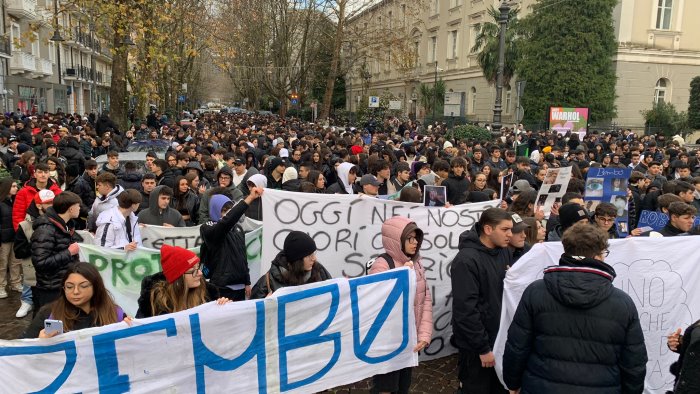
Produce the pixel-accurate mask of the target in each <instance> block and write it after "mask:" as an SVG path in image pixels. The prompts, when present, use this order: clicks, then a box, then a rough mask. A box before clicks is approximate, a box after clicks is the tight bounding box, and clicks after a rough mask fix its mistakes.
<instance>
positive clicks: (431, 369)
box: [0, 291, 457, 394]
mask: <svg viewBox="0 0 700 394" xmlns="http://www.w3.org/2000/svg"><path fill="white" fill-rule="evenodd" d="M8 294H9V297H8V298H5V299H2V300H0V339H15V338H17V336H19V335H20V334H21V333H22V331H23V330H24V328H25V327H27V326H28V325H29V322H30V321H31V313H30V314H29V316H27V317H25V318H24V319H17V318H16V317H15V313H16V312H17V309H18V308H19V293H17V292H14V291H10V292H9V293H8ZM369 387H370V386H369V380H363V381H360V382H357V383H355V384H352V385H349V386H343V387H339V388H336V389H333V390H328V391H327V392H329V393H337V394H351V393H353V394H364V393H369ZM456 388H457V358H456V357H455V356H450V357H445V358H441V359H438V360H433V361H428V362H425V363H422V364H421V365H420V366H419V367H418V368H416V369H415V370H414V371H413V386H412V387H411V393H415V394H423V393H425V394H437V393H445V394H452V393H454V391H455V390H456Z"/></svg>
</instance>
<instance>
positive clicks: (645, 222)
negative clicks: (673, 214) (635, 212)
mask: <svg viewBox="0 0 700 394" xmlns="http://www.w3.org/2000/svg"><path fill="white" fill-rule="evenodd" d="M668 220H669V219H668V215H667V214H665V213H663V212H656V211H647V210H644V211H642V212H641V213H640V215H639V222H638V223H637V227H638V228H643V227H651V229H652V230H654V231H659V230H661V229H662V228H664V227H666V224H667V223H668ZM696 226H700V216H697V217H695V222H694V223H693V227H696Z"/></svg>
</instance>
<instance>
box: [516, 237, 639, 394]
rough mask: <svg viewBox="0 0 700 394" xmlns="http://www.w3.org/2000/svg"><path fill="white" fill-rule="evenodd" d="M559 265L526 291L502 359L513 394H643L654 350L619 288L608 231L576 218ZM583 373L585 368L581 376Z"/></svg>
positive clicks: (634, 309) (630, 300)
mask: <svg viewBox="0 0 700 394" xmlns="http://www.w3.org/2000/svg"><path fill="white" fill-rule="evenodd" d="M562 244H563V246H564V254H562V256H561V259H560V260H559V265H555V266H551V267H549V268H547V269H546V270H545V271H544V279H540V280H537V281H535V282H533V283H532V284H530V285H529V286H528V287H527V289H525V292H524V293H523V296H522V298H521V299H520V303H519V304H518V308H517V310H516V312H515V316H514V317H513V322H512V323H511V325H510V328H509V329H508V339H507V342H506V345H505V353H504V356H503V380H504V382H505V384H506V385H507V386H508V388H509V389H510V390H511V393H513V392H515V393H518V392H519V393H522V394H525V393H568V392H572V391H573V392H581V393H583V392H586V393H588V392H590V393H611V394H612V393H641V392H642V391H643V390H644V378H645V375H646V363H647V350H646V346H645V344H644V333H643V332H642V327H641V324H640V321H639V315H638V313H637V308H636V307H635V304H634V302H633V301H632V298H631V297H630V296H629V295H628V294H626V293H625V292H624V291H622V290H621V289H618V288H616V287H615V286H614V285H613V280H614V279H615V276H616V273H615V270H614V269H613V268H612V267H611V266H610V265H608V264H606V263H605V261H604V258H605V257H606V256H607V255H608V234H607V233H606V232H605V231H604V230H603V229H601V228H599V227H597V226H595V225H592V224H590V223H576V224H574V225H573V226H572V227H571V228H569V229H568V230H566V231H565V232H564V235H563V237H562ZM582 372H584V373H582Z"/></svg>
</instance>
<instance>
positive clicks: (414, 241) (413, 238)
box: [406, 235, 418, 244]
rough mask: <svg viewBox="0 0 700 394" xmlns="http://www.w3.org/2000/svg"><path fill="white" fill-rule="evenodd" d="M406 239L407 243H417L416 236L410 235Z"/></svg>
mask: <svg viewBox="0 0 700 394" xmlns="http://www.w3.org/2000/svg"><path fill="white" fill-rule="evenodd" d="M406 240H407V241H408V243H411V244H417V243H418V238H416V237H414V236H412V235H411V236H410V237H408V238H406Z"/></svg>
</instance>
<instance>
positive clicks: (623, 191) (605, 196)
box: [583, 168, 632, 238]
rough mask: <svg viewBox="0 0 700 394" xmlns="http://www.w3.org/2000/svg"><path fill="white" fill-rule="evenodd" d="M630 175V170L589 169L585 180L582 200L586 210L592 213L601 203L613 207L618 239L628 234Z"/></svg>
mask: <svg viewBox="0 0 700 394" xmlns="http://www.w3.org/2000/svg"><path fill="white" fill-rule="evenodd" d="M631 174H632V169H631V168H591V169H589V170H588V175H587V178H586V192H585V194H584V198H583V199H584V200H585V202H586V209H587V210H588V211H589V212H593V211H594V210H595V208H596V207H597V206H598V204H600V203H601V202H609V203H611V204H613V205H615V207H616V208H617V217H616V218H615V230H616V231H617V236H618V237H620V238H624V237H626V236H627V235H628V234H629V227H628V223H629V216H628V206H627V205H628V204H627V182H628V180H629V177H630V175H631Z"/></svg>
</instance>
